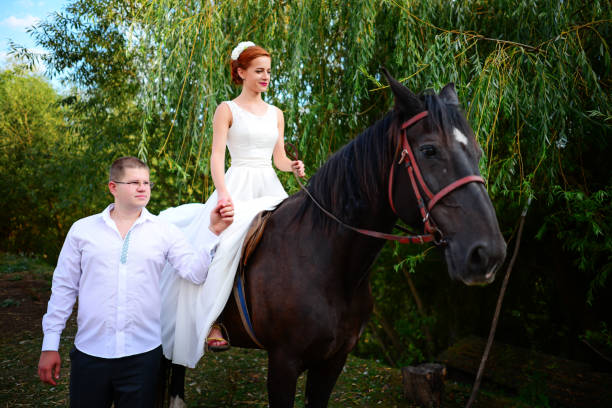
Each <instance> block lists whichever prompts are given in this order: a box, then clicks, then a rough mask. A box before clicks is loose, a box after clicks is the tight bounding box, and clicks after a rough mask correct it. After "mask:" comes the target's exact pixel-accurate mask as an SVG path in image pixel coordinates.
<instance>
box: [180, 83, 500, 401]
mask: <svg viewBox="0 0 612 408" xmlns="http://www.w3.org/2000/svg"><path fill="white" fill-rule="evenodd" d="M388 79H389V82H390V84H391V89H392V91H393V93H394V95H395V107H394V109H393V110H392V111H391V112H390V113H388V114H387V115H386V116H385V117H384V118H383V119H381V120H380V121H378V122H377V123H375V124H374V125H373V126H371V127H369V128H368V129H366V130H365V131H364V132H363V133H362V134H361V135H359V136H358V137H357V138H355V139H354V140H353V141H352V142H350V143H349V144H348V145H346V146H345V147H343V148H342V149H341V150H339V151H338V152H337V153H335V154H334V155H333V156H332V157H331V158H330V159H329V160H328V161H327V163H325V164H324V165H323V166H322V167H321V168H320V169H319V171H318V172H317V173H316V174H315V175H314V176H312V177H311V179H310V182H309V183H308V189H309V191H310V192H311V193H312V195H313V197H314V198H315V199H316V200H317V201H318V202H320V204H321V205H322V206H323V207H324V208H326V209H327V210H329V211H330V212H331V213H333V214H335V215H336V216H338V217H339V218H340V219H341V220H342V221H344V222H345V223H346V224H350V225H353V226H357V227H359V228H367V229H369V230H376V231H382V232H386V233H388V232H390V231H391V230H392V229H393V227H394V225H395V224H396V222H397V220H398V217H399V218H401V219H402V220H403V221H404V222H405V223H407V224H408V225H410V226H412V227H414V228H415V229H422V228H423V225H424V224H425V225H426V230H427V229H429V231H430V232H432V233H434V234H435V238H436V239H435V240H436V242H437V243H438V244H439V246H440V248H441V249H442V250H443V251H444V253H445V256H446V262H447V266H448V272H449V275H450V276H451V278H453V279H458V280H461V281H463V282H465V283H466V284H479V283H488V282H491V281H492V280H493V279H494V276H495V270H496V268H497V267H498V266H499V265H500V264H501V263H502V262H503V260H504V257H505V252H506V245H505V242H504V239H503V237H502V235H501V233H500V231H499V226H498V224H497V219H496V216H495V211H494V209H493V206H492V204H491V201H490V199H489V196H488V194H487V190H486V188H485V186H484V184H483V182H482V179H481V178H480V176H479V170H478V160H479V158H480V155H481V152H480V148H479V147H478V145H477V143H476V141H475V139H474V134H473V132H472V129H471V128H470V126H469V125H468V123H467V121H466V119H465V117H464V115H463V113H462V112H461V110H460V108H459V101H458V98H457V94H456V92H455V89H454V86H453V85H452V84H449V85H447V86H445V87H444V88H443V89H442V91H441V92H440V93H439V94H437V95H436V94H433V93H430V94H424V95H421V96H416V95H414V94H413V93H412V92H411V91H410V90H408V89H407V88H406V87H404V86H403V85H402V84H400V83H399V82H397V81H396V80H395V79H393V78H391V77H390V76H388ZM425 111H426V112H427V113H426V114H424V113H423V112H425ZM406 121H409V122H408V123H406ZM402 126H403V127H404V128H405V129H404V130H403V129H402ZM404 137H405V138H406V139H405V140H406V141H405V143H407V145H406V144H404V145H403V144H402V143H403V142H402V140H403V138H404ZM407 150H410V152H408V151H407ZM409 156H411V157H409ZM400 160H402V161H401V165H397V163H398V161H400ZM413 161H414V162H413ZM394 163H395V165H394ZM412 167H416V170H417V171H416V172H415V171H413V169H412ZM418 169H420V173H421V174H422V177H420V176H419V174H418V173H419V171H418ZM407 170H409V171H407ZM390 173H392V174H390ZM411 178H413V179H418V178H422V181H423V184H421V183H419V182H418V180H417V181H416V182H411ZM389 183H391V185H390V186H389ZM413 185H414V186H417V187H414V188H413ZM448 186H451V187H450V188H449V187H448ZM426 190H430V191H431V192H432V193H431V194H430V193H429V192H428V191H426ZM437 192H440V194H435V193H437ZM417 196H423V199H424V202H423V205H422V206H421V207H422V210H419V199H418V198H417ZM428 197H429V200H427V199H428ZM434 202H435V206H434V205H433V204H434ZM429 210H430V211H429ZM424 218H425V221H426V222H424ZM384 244H385V241H384V240H383V239H379V238H373V237H370V236H366V235H362V234H360V233H358V232H355V231H354V230H351V229H348V228H346V227H345V226H343V225H341V224H339V223H338V222H336V221H334V220H332V219H331V218H330V217H328V216H327V215H325V214H324V213H323V212H322V211H321V210H320V209H319V207H318V206H317V205H315V204H314V202H313V200H312V199H311V198H309V197H308V196H307V195H306V194H305V193H304V192H303V191H301V192H299V193H297V194H294V195H293V196H291V197H289V198H287V199H286V200H285V201H283V202H282V203H281V204H280V205H279V207H278V208H277V209H276V210H275V211H274V212H273V214H272V215H271V218H269V221H268V223H267V226H266V229H265V231H264V234H263V238H262V239H261V241H260V243H259V246H258V247H257V249H256V250H255V252H254V253H253V254H252V255H251V257H250V259H249V262H248V270H247V274H246V284H245V286H246V296H247V299H248V301H247V303H248V308H249V312H250V315H251V319H252V324H253V328H254V332H255V335H256V336H257V339H258V340H259V341H260V342H261V343H262V344H263V345H264V348H265V349H266V350H267V352H268V396H269V402H270V407H292V406H293V403H294V397H295V387H296V381H297V378H298V376H299V375H300V374H301V373H302V372H304V371H308V377H307V383H306V401H307V403H306V405H307V406H308V407H326V406H327V403H328V400H329V397H330V394H331V392H332V388H333V387H334V385H335V383H336V380H337V378H338V376H339V375H340V372H341V371H342V368H343V366H344V363H345V361H346V358H347V355H348V353H349V352H350V351H351V350H352V349H353V347H355V344H356V343H357V341H358V340H359V336H360V334H361V332H362V330H363V327H364V326H365V324H366V322H367V320H368V318H369V316H370V313H371V312H372V295H371V291H370V282H369V270H370V266H371V265H372V263H373V262H374V260H375V259H376V256H377V255H378V253H379V252H380V250H381V249H382V247H383V245H384ZM221 319H222V321H223V323H224V324H225V326H226V327H227V329H228V331H229V337H230V339H231V341H232V344H233V345H234V346H238V347H250V348H253V347H257V346H256V345H255V344H254V343H253V342H252V341H251V340H250V338H249V337H248V335H247V334H246V332H245V331H244V328H243V325H242V323H241V320H240V317H239V314H238V310H237V307H236V303H235V302H234V301H233V299H230V301H229V302H228V304H227V306H226V308H225V310H224V312H223V314H222V317H221ZM173 371H174V372H175V373H177V374H178V377H177V378H176V379H174V380H173V385H172V386H171V393H172V394H174V395H176V394H177V393H178V394H180V395H181V396H182V394H183V392H182V391H183V390H182V387H183V385H182V376H183V375H184V368H183V370H182V371H181V369H180V368H179V367H174V370H173Z"/></svg>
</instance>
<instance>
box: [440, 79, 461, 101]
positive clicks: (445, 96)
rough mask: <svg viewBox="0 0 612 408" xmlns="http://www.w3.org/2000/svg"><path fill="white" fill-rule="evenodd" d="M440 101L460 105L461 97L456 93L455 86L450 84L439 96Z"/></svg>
mask: <svg viewBox="0 0 612 408" xmlns="http://www.w3.org/2000/svg"><path fill="white" fill-rule="evenodd" d="M438 96H439V97H440V99H442V100H443V101H444V102H445V103H447V104H449V105H459V97H458V96H457V91H455V84H454V83H452V82H450V83H448V84H446V86H445V87H444V88H442V90H441V91H440V93H439V94H438Z"/></svg>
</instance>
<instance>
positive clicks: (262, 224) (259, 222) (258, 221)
mask: <svg viewBox="0 0 612 408" xmlns="http://www.w3.org/2000/svg"><path fill="white" fill-rule="evenodd" d="M271 214H272V211H262V212H260V213H259V214H257V215H256V216H255V218H254V219H253V221H251V225H250V226H249V230H248V231H247V234H246V236H245V238H244V244H243V245H242V254H241V255H240V266H239V267H238V269H239V273H244V269H245V267H246V264H247V262H248V261H249V257H250V256H251V254H252V253H253V251H254V250H255V248H257V245H258V244H259V241H261V237H262V236H263V232H264V229H265V228H266V224H267V222H268V219H269V218H270V215H271Z"/></svg>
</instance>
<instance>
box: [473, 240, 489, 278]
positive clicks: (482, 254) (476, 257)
mask: <svg viewBox="0 0 612 408" xmlns="http://www.w3.org/2000/svg"><path fill="white" fill-rule="evenodd" d="M488 262H489V257H488V256H487V251H486V248H485V246H484V245H477V246H475V247H474V248H472V250H471V251H470V255H469V257H468V269H469V270H470V271H471V272H473V273H487V272H489V268H488V267H487V264H488Z"/></svg>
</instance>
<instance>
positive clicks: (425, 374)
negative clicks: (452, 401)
mask: <svg viewBox="0 0 612 408" xmlns="http://www.w3.org/2000/svg"><path fill="white" fill-rule="evenodd" d="M445 378H446V367H445V366H444V365H442V364H421V365H419V366H417V367H413V366H409V367H402V382H403V385H404V398H407V399H408V400H410V401H412V402H414V403H415V404H418V405H419V406H422V407H436V408H437V407H439V406H440V403H441V402H442V398H443V396H444V379H445Z"/></svg>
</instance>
